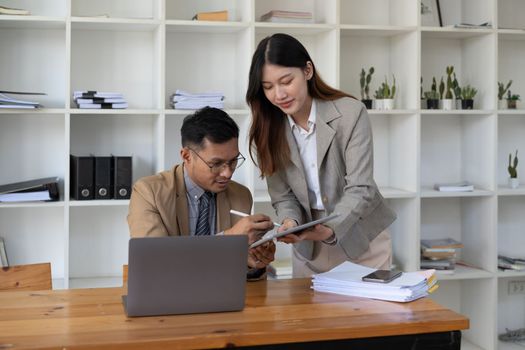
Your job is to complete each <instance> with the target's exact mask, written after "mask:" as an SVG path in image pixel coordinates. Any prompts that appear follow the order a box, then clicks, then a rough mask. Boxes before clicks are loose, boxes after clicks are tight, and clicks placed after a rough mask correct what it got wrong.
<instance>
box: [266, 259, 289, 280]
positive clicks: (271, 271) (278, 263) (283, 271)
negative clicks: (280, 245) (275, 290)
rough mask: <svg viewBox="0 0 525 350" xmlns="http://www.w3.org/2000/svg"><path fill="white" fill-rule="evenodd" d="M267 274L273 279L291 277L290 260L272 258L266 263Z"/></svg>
mask: <svg viewBox="0 0 525 350" xmlns="http://www.w3.org/2000/svg"><path fill="white" fill-rule="evenodd" d="M267 272H268V275H269V276H270V277H272V278H275V279H287V278H292V262H291V261H290V260H274V261H272V262H271V263H270V265H268V268H267Z"/></svg>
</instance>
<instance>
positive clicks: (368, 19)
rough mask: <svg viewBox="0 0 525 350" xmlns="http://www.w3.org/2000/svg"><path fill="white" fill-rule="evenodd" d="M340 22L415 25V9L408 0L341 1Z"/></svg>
mask: <svg viewBox="0 0 525 350" xmlns="http://www.w3.org/2000/svg"><path fill="white" fill-rule="evenodd" d="M340 7H341V10H340V13H341V19H340V21H341V24H353V25H363V24H371V25H378V26H416V25H417V9H418V7H416V6H414V3H413V2H412V1H410V0H394V1H392V0H369V1H366V2H362V1H359V0H350V1H341V4H340Z"/></svg>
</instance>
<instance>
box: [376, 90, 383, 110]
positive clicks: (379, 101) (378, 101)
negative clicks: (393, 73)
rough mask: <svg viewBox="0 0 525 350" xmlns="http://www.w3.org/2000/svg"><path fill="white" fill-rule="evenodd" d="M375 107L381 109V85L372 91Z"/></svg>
mask: <svg viewBox="0 0 525 350" xmlns="http://www.w3.org/2000/svg"><path fill="white" fill-rule="evenodd" d="M374 99H375V107H374V108H375V109H383V86H382V85H381V86H380V87H378V88H377V90H376V91H375V92H374Z"/></svg>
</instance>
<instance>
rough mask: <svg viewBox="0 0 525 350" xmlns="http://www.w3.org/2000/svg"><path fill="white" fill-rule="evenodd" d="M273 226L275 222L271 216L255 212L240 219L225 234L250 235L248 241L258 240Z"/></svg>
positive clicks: (250, 242)
mask: <svg viewBox="0 0 525 350" xmlns="http://www.w3.org/2000/svg"><path fill="white" fill-rule="evenodd" d="M272 228H273V222H272V220H271V219H270V217H269V216H267V215H264V214H255V215H250V216H247V217H244V218H242V219H240V220H239V221H238V222H237V223H236V224H235V225H233V226H232V227H231V228H229V229H227V230H224V234H225V235H248V243H249V244H252V243H253V242H255V241H258V240H259V238H261V236H262V235H264V234H265V233H266V232H267V231H268V230H271V229H272Z"/></svg>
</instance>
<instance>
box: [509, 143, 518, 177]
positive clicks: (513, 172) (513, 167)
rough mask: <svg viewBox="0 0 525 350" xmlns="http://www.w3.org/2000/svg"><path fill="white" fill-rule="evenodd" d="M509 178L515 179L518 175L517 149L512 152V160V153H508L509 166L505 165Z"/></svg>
mask: <svg viewBox="0 0 525 350" xmlns="http://www.w3.org/2000/svg"><path fill="white" fill-rule="evenodd" d="M507 170H508V171H509V175H510V177H511V178H513V179H515V178H517V177H518V150H516V153H515V154H514V160H512V153H509V166H508V167H507Z"/></svg>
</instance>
